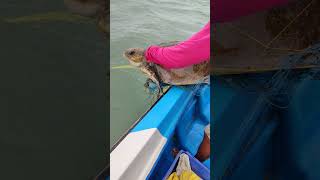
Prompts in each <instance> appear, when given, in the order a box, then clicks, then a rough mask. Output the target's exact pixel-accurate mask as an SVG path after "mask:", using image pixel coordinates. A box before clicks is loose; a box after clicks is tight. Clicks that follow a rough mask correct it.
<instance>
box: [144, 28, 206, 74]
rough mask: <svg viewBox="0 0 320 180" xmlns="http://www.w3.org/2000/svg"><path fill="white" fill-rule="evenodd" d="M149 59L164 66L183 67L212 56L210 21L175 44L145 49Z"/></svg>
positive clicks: (169, 67) (168, 67)
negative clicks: (184, 39)
mask: <svg viewBox="0 0 320 180" xmlns="http://www.w3.org/2000/svg"><path fill="white" fill-rule="evenodd" d="M145 57H146V59H147V61H149V62H154V63H156V64H160V65H161V66H162V67H164V68H167V69H171V68H181V67H186V66H190V65H193V64H198V63H200V62H203V61H206V60H209V58H210V22H208V23H207V24H206V25H205V26H204V27H203V28H202V29H201V30H200V31H199V32H197V33H196V34H194V35H193V36H191V37H190V38H189V39H187V40H186V41H183V42H181V43H179V44H177V45H175V46H170V47H159V46H150V47H148V48H147V50H146V51H145Z"/></svg>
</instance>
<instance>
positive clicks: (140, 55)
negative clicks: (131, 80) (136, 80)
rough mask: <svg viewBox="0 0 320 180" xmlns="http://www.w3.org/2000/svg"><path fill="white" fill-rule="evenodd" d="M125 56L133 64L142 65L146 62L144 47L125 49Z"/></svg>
mask: <svg viewBox="0 0 320 180" xmlns="http://www.w3.org/2000/svg"><path fill="white" fill-rule="evenodd" d="M123 56H124V57H125V58H127V59H128V60H129V62H130V63H131V64H132V65H133V66H137V67H139V66H141V65H142V64H143V63H144V62H145V57H144V49H143V48H130V49H127V50H125V51H124V53H123Z"/></svg>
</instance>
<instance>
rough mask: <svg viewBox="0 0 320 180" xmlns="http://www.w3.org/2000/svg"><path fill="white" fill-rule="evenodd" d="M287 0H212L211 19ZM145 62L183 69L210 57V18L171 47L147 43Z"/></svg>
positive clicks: (222, 19) (224, 18) (228, 17)
mask: <svg viewBox="0 0 320 180" xmlns="http://www.w3.org/2000/svg"><path fill="white" fill-rule="evenodd" d="M288 1H289V0H265V1H262V0H241V1H240V0H213V1H212V2H211V7H210V11H211V20H213V22H215V23H217V22H226V21H231V20H233V19H235V18H237V17H241V16H245V15H248V14H251V13H254V12H258V11H261V10H265V9H268V8H271V7H274V6H278V5H282V4H286V3H288ZM145 57H146V59H147V61H149V62H154V63H156V64H159V65H161V66H162V67H164V68H167V69H172V68H182V67H186V66H190V65H193V64H198V63H201V62H203V61H207V60H209V59H210V21H209V22H208V23H207V24H206V25H205V26H204V27H203V28H202V29H201V30H200V31H199V32H197V33H195V34H194V35H192V36H191V37H190V38H189V39H187V40H185V41H182V42H180V43H179V44H177V45H174V46H170V47H159V46H149V47H148V48H147V49H146V51H145Z"/></svg>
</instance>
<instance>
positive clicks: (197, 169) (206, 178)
mask: <svg viewBox="0 0 320 180" xmlns="http://www.w3.org/2000/svg"><path fill="white" fill-rule="evenodd" d="M182 153H184V154H187V155H188V156H189V161H190V166H191V170H192V171H193V172H194V173H196V174H197V175H198V176H199V177H200V178H201V179H203V180H210V169H208V168H207V167H205V166H204V165H203V164H202V163H201V162H200V161H198V160H197V159H196V158H195V157H193V156H192V155H191V154H190V153H188V152H186V151H183V150H181V151H180V152H179V154H178V155H177V156H176V158H175V160H174V161H173V163H172V165H171V166H170V168H169V170H168V172H167V173H166V175H165V176H164V178H163V179H162V180H166V179H167V178H168V177H169V176H170V174H172V173H173V172H175V168H176V167H177V164H178V162H179V157H180V155H181V154H182Z"/></svg>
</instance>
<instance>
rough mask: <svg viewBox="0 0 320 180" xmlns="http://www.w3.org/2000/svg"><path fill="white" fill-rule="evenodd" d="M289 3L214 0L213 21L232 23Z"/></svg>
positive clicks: (262, 0) (211, 6)
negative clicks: (236, 19) (242, 17)
mask: <svg viewBox="0 0 320 180" xmlns="http://www.w3.org/2000/svg"><path fill="white" fill-rule="evenodd" d="M288 2H289V0H212V1H211V4H210V12H211V21H212V22H214V23H218V22H226V21H231V20H234V19H235V18H238V17H241V16H246V15H249V14H251V13H255V12H258V11H262V10H266V9H269V8H272V7H275V6H280V5H284V4H287V3H288Z"/></svg>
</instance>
